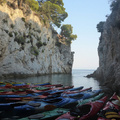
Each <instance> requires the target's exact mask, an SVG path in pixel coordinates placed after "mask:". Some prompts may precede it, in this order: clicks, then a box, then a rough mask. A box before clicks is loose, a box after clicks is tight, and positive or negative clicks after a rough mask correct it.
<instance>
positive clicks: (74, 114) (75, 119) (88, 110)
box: [55, 96, 108, 120]
mask: <svg viewBox="0 0 120 120" xmlns="http://www.w3.org/2000/svg"><path fill="white" fill-rule="evenodd" d="M107 98H108V97H107V96H105V97H103V98H102V99H100V100H97V101H95V102H90V103H87V104H84V105H82V106H78V107H75V109H73V110H71V111H70V112H67V113H66V114H63V115H62V116H60V117H58V118H57V119H55V120H62V119H63V120H67V119H68V120H90V119H92V118H93V117H94V116H95V115H96V114H97V113H98V112H99V111H100V109H101V108H102V107H103V105H104V103H105V102H106V100H107Z"/></svg>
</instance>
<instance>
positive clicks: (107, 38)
mask: <svg viewBox="0 0 120 120" xmlns="http://www.w3.org/2000/svg"><path fill="white" fill-rule="evenodd" d="M115 7H116V8H114V9H113V10H112V13H111V14H110V16H109V17H108V18H107V20H106V22H105V23H104V26H103V31H102V33H101V36H100V42H99V47H98V55H99V67H98V69H97V70H96V71H95V72H94V73H93V75H92V76H94V77H96V78H97V79H98V80H100V82H101V83H104V84H105V85H107V86H110V87H111V88H113V90H116V89H118V87H119V86H120V1H118V2H117V4H116V6H115Z"/></svg>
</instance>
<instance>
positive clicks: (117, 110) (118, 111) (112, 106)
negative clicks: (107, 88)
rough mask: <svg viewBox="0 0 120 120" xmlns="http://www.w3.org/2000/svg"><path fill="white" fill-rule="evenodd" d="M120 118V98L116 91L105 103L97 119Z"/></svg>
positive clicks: (119, 119) (118, 119)
mask: <svg viewBox="0 0 120 120" xmlns="http://www.w3.org/2000/svg"><path fill="white" fill-rule="evenodd" d="M111 119H114V120H120V100H119V97H118V96H117V95H116V93H114V94H113V96H112V97H111V98H110V99H109V101H108V102H107V103H106V104H105V106H104V108H103V109H102V110H101V111H100V114H99V117H98V119H97V120H111Z"/></svg>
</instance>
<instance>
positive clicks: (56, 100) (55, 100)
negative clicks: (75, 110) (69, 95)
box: [45, 98, 62, 103]
mask: <svg viewBox="0 0 120 120" xmlns="http://www.w3.org/2000/svg"><path fill="white" fill-rule="evenodd" d="M60 101H62V99H61V98H57V99H50V100H49V99H48V100H46V101H45V102H47V103H55V102H60Z"/></svg>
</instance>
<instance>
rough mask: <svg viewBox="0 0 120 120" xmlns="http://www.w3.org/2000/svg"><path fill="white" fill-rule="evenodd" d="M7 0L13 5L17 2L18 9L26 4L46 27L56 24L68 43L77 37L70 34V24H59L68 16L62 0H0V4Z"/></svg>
mask: <svg viewBox="0 0 120 120" xmlns="http://www.w3.org/2000/svg"><path fill="white" fill-rule="evenodd" d="M8 1H11V3H12V5H13V6H15V4H16V3H17V6H18V8H19V9H20V8H21V7H23V5H24V4H27V5H28V6H29V7H30V8H31V9H32V10H33V11H34V12H35V13H36V15H37V16H38V17H39V19H40V21H41V22H42V24H44V25H45V26H46V27H50V26H53V27H55V26H57V27H58V28H61V32H60V33H61V35H62V36H63V37H64V38H65V40H66V41H67V42H68V43H71V41H72V40H75V39H76V38H77V35H74V34H72V32H73V30H72V29H73V28H72V26H71V25H69V24H66V25H61V24H62V22H63V21H64V20H65V19H66V18H67V17H68V13H67V12H66V11H65V8H64V3H63V0H0V4H3V3H7V2H8Z"/></svg>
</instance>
